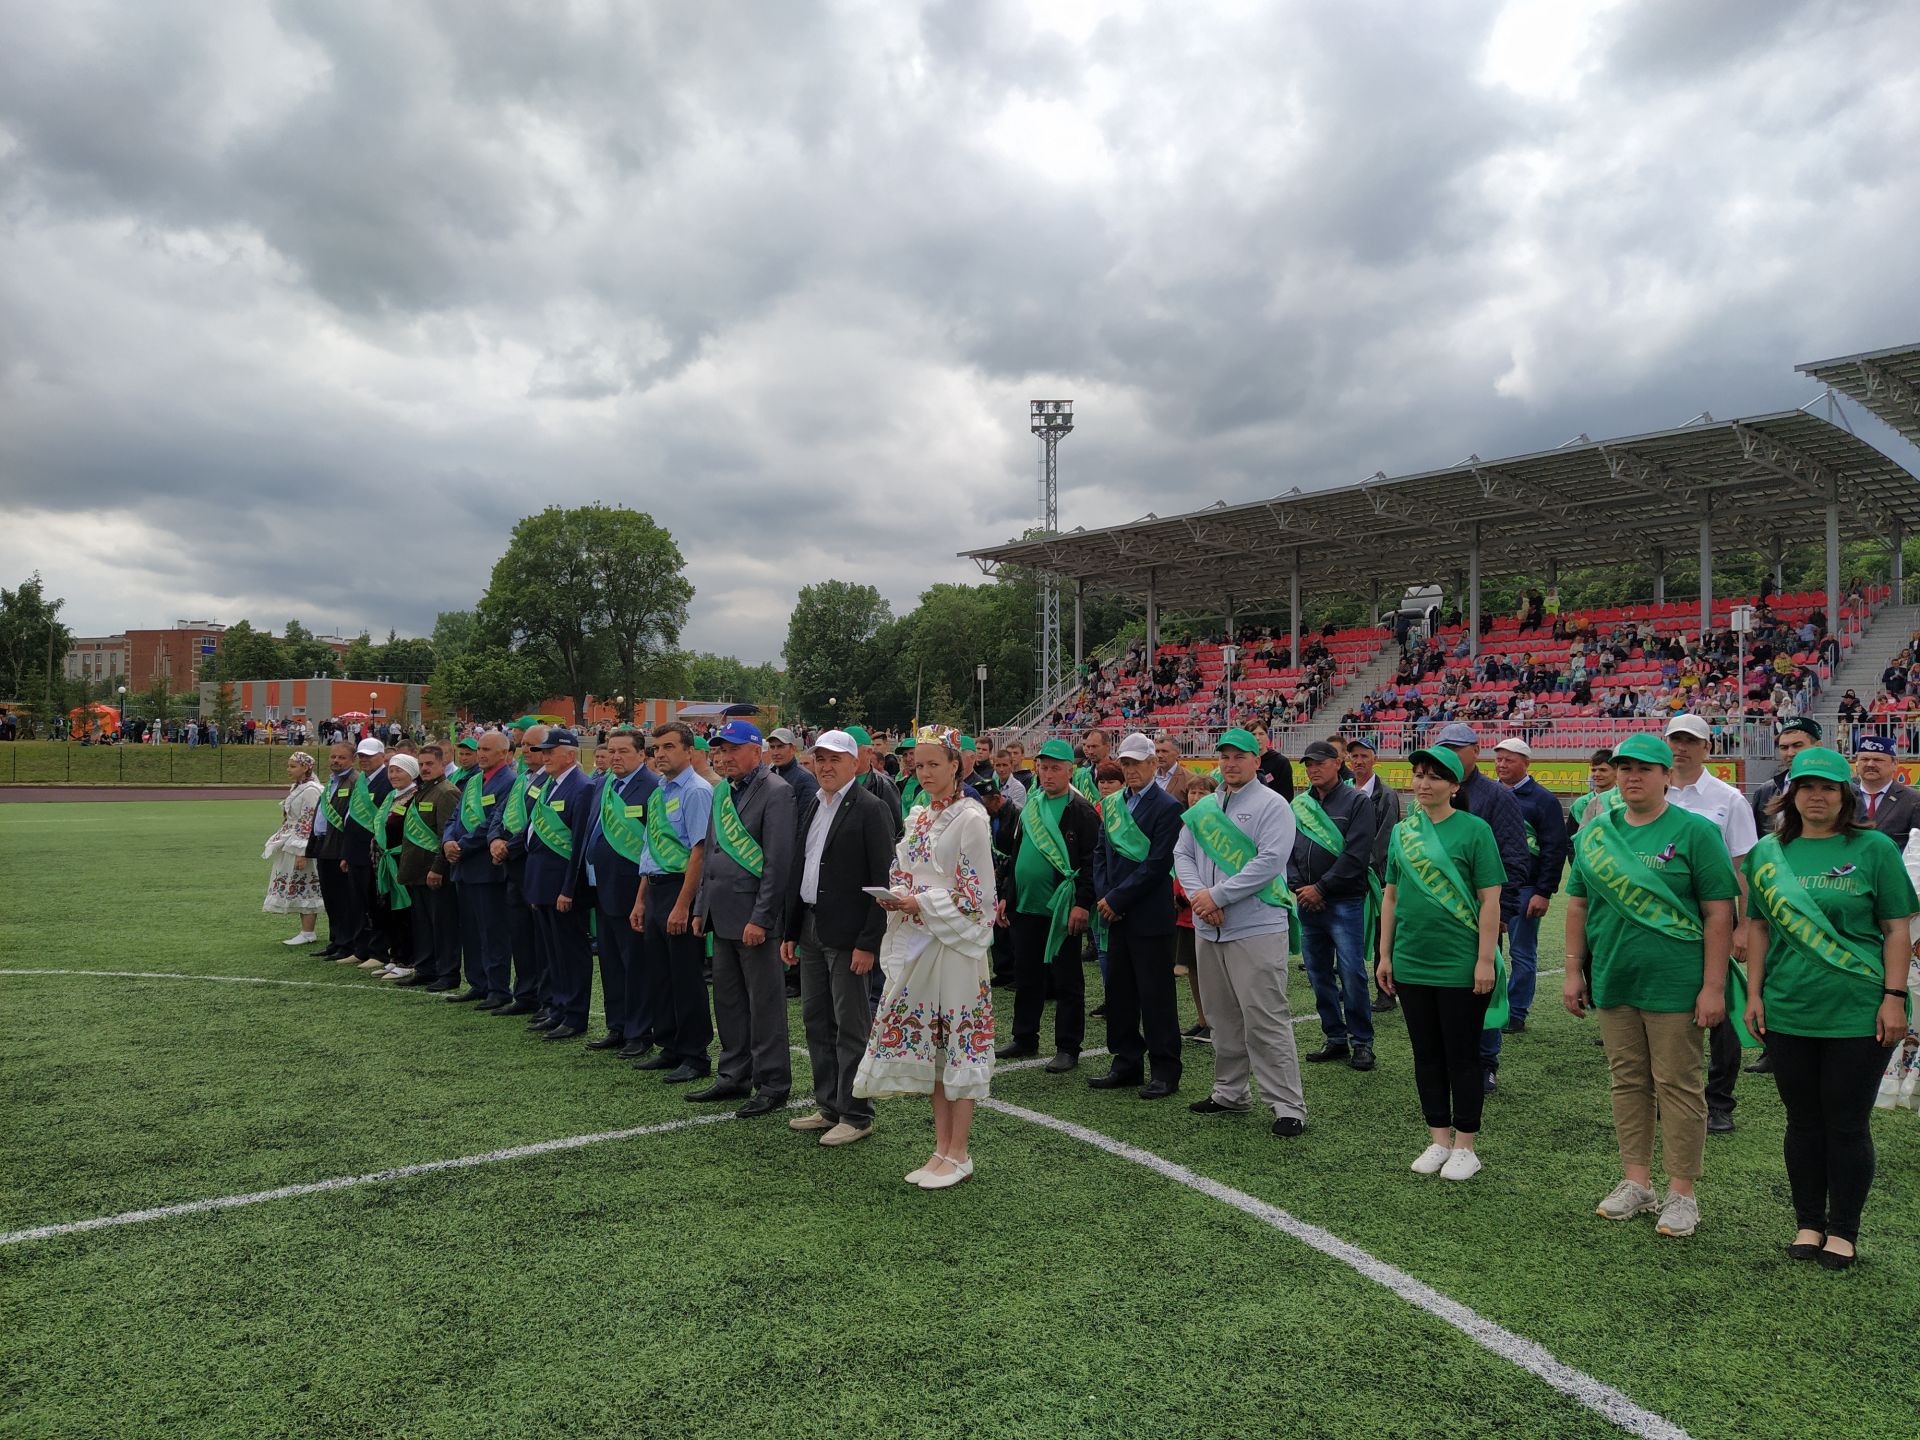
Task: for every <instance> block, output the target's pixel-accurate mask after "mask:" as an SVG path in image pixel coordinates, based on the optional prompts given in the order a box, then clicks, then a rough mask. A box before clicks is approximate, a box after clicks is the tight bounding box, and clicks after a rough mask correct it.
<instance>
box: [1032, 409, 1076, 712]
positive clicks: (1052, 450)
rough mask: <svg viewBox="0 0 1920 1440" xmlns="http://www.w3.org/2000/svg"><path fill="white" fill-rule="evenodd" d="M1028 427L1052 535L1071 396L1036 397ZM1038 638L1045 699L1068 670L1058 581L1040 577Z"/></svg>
mask: <svg viewBox="0 0 1920 1440" xmlns="http://www.w3.org/2000/svg"><path fill="white" fill-rule="evenodd" d="M1029 419H1030V421H1031V424H1030V425H1029V428H1030V429H1031V430H1032V431H1033V433H1034V434H1035V435H1038V436H1039V437H1040V444H1041V448H1042V450H1043V452H1044V454H1043V458H1042V460H1041V465H1040V529H1041V533H1042V534H1046V535H1052V534H1055V533H1057V532H1058V531H1059V529H1060V457H1059V450H1060V441H1061V439H1062V438H1063V437H1064V436H1067V435H1071V434H1072V433H1073V402H1072V401H1071V400H1035V401H1033V402H1032V405H1031V408H1030V414H1029ZM1037 608H1038V611H1039V616H1038V618H1039V626H1040V639H1039V643H1038V644H1037V645H1035V646H1034V671H1035V680H1036V682H1037V683H1038V685H1039V688H1040V697H1041V698H1042V699H1043V700H1044V699H1045V698H1046V697H1048V696H1050V695H1052V694H1053V693H1054V692H1055V691H1056V690H1058V689H1059V688H1060V686H1062V685H1063V684H1065V683H1066V679H1067V670H1066V663H1065V659H1064V657H1063V656H1062V655H1061V653H1060V582H1059V581H1058V580H1056V579H1055V578H1054V577H1053V576H1051V575H1043V576H1041V577H1040V600H1039V605H1038V607H1037Z"/></svg>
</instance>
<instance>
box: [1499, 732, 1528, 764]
mask: <svg viewBox="0 0 1920 1440" xmlns="http://www.w3.org/2000/svg"><path fill="white" fill-rule="evenodd" d="M1493 748H1494V749H1496V750H1505V751H1508V752H1509V753H1511V754H1514V755H1518V756H1520V757H1521V758H1523V759H1526V760H1531V759H1532V758H1533V747H1532V746H1531V745H1529V744H1527V742H1526V741H1524V740H1522V739H1521V738H1520V737H1519V736H1518V735H1509V736H1508V737H1507V738H1506V739H1504V740H1502V741H1501V742H1500V743H1499V744H1498V745H1496V746H1494V747H1493Z"/></svg>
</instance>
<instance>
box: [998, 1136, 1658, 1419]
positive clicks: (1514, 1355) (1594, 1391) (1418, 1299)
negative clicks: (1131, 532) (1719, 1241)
mask: <svg viewBox="0 0 1920 1440" xmlns="http://www.w3.org/2000/svg"><path fill="white" fill-rule="evenodd" d="M980 1105H981V1108H983V1109H987V1110H992V1111H995V1112H997V1113H998V1114H1001V1115H1010V1116H1012V1117H1013V1118H1014V1119H1017V1120H1025V1121H1027V1122H1028V1123H1029V1124H1033V1125H1039V1126H1041V1127H1043V1128H1044V1129H1048V1130H1053V1131H1056V1132H1057V1133H1059V1134H1061V1135H1065V1136H1068V1137H1069V1138H1071V1139H1074V1140H1078V1141H1080V1142H1081V1143H1083V1144H1086V1145H1091V1146H1093V1147H1094V1148H1095V1149H1097V1150H1104V1151H1106V1152H1107V1154H1109V1155H1113V1156H1117V1157H1118V1158H1120V1159H1122V1160H1128V1161H1131V1162H1132V1163H1134V1164H1135V1165H1141V1166H1144V1167H1146V1168H1147V1169H1149V1170H1151V1171H1153V1172H1154V1173H1155V1174H1156V1175H1160V1176H1163V1177H1164V1178H1166V1179H1168V1180H1171V1181H1173V1182H1174V1183H1175V1184H1177V1185H1184V1186H1186V1187H1187V1188H1188V1189H1189V1190H1194V1191H1197V1192H1199V1193H1200V1194H1202V1195H1205V1196H1207V1197H1208V1198H1209V1199H1213V1200H1218V1201H1219V1202H1220V1203H1221V1204H1223V1205H1231V1206H1232V1207H1233V1208H1234V1209H1236V1210H1238V1211H1240V1212H1241V1213H1243V1214H1245V1215H1249V1216H1251V1217H1253V1218H1254V1219H1255V1220H1258V1221H1260V1222H1261V1223H1262V1224H1264V1225H1270V1226H1272V1227H1273V1228H1274V1229H1275V1230H1278V1231H1280V1232H1282V1233H1283V1234H1286V1235H1289V1236H1291V1237H1292V1238H1293V1239H1295V1240H1298V1241H1300V1242H1301V1243H1302V1244H1303V1245H1307V1246H1310V1247H1311V1248H1313V1249H1315V1250H1318V1251H1319V1252H1320V1253H1321V1254H1323V1255H1326V1256H1328V1257H1329V1258H1331V1259H1334V1260H1338V1261H1339V1262H1340V1263H1341V1264H1343V1265H1346V1266H1348V1267H1349V1268H1350V1269H1352V1270H1354V1271H1357V1272H1358V1273H1359V1274H1361V1275H1363V1276H1365V1277H1366V1278H1367V1279H1369V1280H1371V1281H1373V1282H1374V1284H1376V1285H1380V1286H1382V1287H1384V1288H1385V1289H1388V1290H1390V1291H1392V1292H1393V1293H1394V1294H1395V1295H1397V1296H1399V1297H1400V1298H1401V1299H1402V1300H1405V1301H1406V1302H1407V1303H1408V1304H1409V1305H1413V1306H1415V1307H1416V1308H1418V1309H1421V1310H1424V1311H1426V1312H1427V1313H1428V1314H1429V1315H1432V1316H1434V1317H1435V1318H1436V1319H1439V1320H1442V1321H1444V1322H1446V1323H1447V1324H1448V1325H1451V1326H1452V1327H1453V1328H1454V1329H1456V1330H1458V1331H1459V1332H1460V1333H1461V1334H1463V1335H1465V1336H1466V1337H1467V1338H1468V1339H1469V1340H1472V1341H1473V1342H1474V1343H1475V1344H1476V1345H1480V1346H1482V1347H1484V1348H1485V1349H1487V1350H1489V1351H1491V1352H1492V1353H1493V1354H1495V1355H1498V1356H1499V1357H1500V1358H1501V1359H1502V1360H1506V1361H1509V1362H1510V1363H1512V1364H1514V1365H1517V1366H1519V1367H1520V1368H1521V1369H1522V1370H1526V1371H1528V1372H1529V1373H1531V1374H1533V1375H1535V1376H1537V1377H1538V1378H1540V1379H1541V1380H1544V1381H1545V1382H1546V1383H1547V1384H1549V1385H1551V1386H1552V1387H1553V1388H1554V1389H1555V1390H1558V1391H1559V1392H1560V1393H1561V1394H1562V1395H1565V1396H1567V1397H1568V1398H1569V1399H1571V1400H1575V1401H1577V1402H1578V1403H1580V1404H1581V1405H1584V1406H1586V1407H1587V1408H1588V1409H1589V1410H1592V1411H1594V1412H1595V1413H1596V1414H1598V1415H1600V1416H1601V1417H1602V1418H1604V1419H1606V1420H1607V1421H1609V1422H1610V1423H1612V1424H1613V1425H1616V1426H1618V1427H1619V1428H1620V1429H1622V1430H1625V1431H1626V1432H1628V1433H1629V1434H1631V1435H1639V1436H1643V1437H1646V1440H1692V1437H1691V1436H1689V1435H1688V1433H1687V1432H1686V1431H1685V1430H1684V1429H1682V1428H1681V1427H1680V1426H1678V1425H1676V1424H1674V1423H1673V1421H1671V1420H1668V1419H1667V1418H1666V1417H1665V1416H1662V1415H1657V1414H1655V1413H1654V1412H1653V1411H1651V1410H1648V1409H1646V1408H1645V1407H1644V1406H1642V1405H1640V1404H1638V1403H1636V1402H1635V1401H1634V1400H1633V1399H1632V1398H1631V1397H1630V1396H1628V1395H1626V1394H1623V1393H1622V1392H1621V1391H1619V1390H1616V1389H1614V1388H1613V1386H1611V1385H1608V1384H1607V1383H1606V1382H1605V1381H1602V1380H1596V1379H1595V1378H1594V1377H1593V1376H1591V1375H1589V1374H1587V1373H1586V1372H1585V1371H1584V1370H1577V1369H1575V1368H1574V1367H1573V1366H1571V1365H1568V1364H1567V1363H1565V1362H1564V1361H1562V1360H1560V1359H1558V1358H1556V1357H1555V1356H1554V1354H1553V1353H1552V1352H1551V1351H1549V1350H1548V1349H1547V1348H1546V1347H1545V1346H1544V1345H1541V1344H1540V1343H1538V1342H1537V1341H1534V1340H1529V1339H1527V1338H1526V1337H1525V1336H1524V1335H1516V1334H1515V1333H1514V1332H1513V1331H1511V1330H1509V1329H1507V1328H1506V1327H1505V1326H1503V1325H1499V1324H1496V1323H1495V1322H1494V1321H1492V1320H1489V1319H1487V1318H1486V1317H1485V1316H1484V1315H1481V1314H1480V1313H1479V1312H1478V1311H1475V1310H1473V1309H1470V1308H1469V1307H1467V1306H1465V1305H1462V1304H1461V1303H1460V1302H1459V1301H1457V1300H1453V1299H1449V1298H1448V1297H1447V1296H1445V1295H1442V1294H1441V1293H1440V1292H1439V1291H1438V1290H1435V1289H1434V1288H1433V1287H1432V1286H1431V1285H1428V1284H1426V1283H1425V1282H1423V1281H1420V1280H1416V1279H1414V1277H1413V1276H1411V1275H1409V1274H1407V1272H1406V1271H1404V1270H1401V1269H1398V1268H1397V1267H1395V1266H1392V1265H1389V1264H1387V1262H1386V1261H1384V1260H1380V1259H1378V1258H1376V1257H1375V1256H1373V1255H1371V1254H1369V1253H1368V1252H1367V1251H1365V1250H1362V1249H1361V1248H1360V1247H1359V1246H1357V1245H1354V1244H1351V1243H1349V1242H1348V1241H1345V1240H1342V1239H1341V1238H1340V1237H1339V1236H1338V1235H1335V1234H1333V1233H1332V1232H1331V1231H1329V1230H1323V1229H1321V1228H1320V1227H1319V1226H1318V1225H1312V1224H1309V1223H1308V1222H1306V1221H1305V1220H1301V1219H1299V1218H1298V1217H1296V1216H1294V1215H1291V1214H1289V1213H1288V1212H1287V1211H1285V1210H1282V1209H1281V1208H1280V1207H1279V1206H1277V1205H1271V1204H1268V1203H1267V1202H1266V1201H1265V1200H1261V1199H1259V1198H1257V1197H1255V1196H1252V1195H1249V1194H1247V1193H1246V1191H1244V1190H1236V1189H1234V1188H1233V1187H1232V1186H1231V1185H1223V1184H1221V1183H1220V1182H1219V1181H1218V1180H1210V1179H1208V1178H1207V1177H1206V1176H1204V1175H1201V1174H1199V1173H1197V1172H1196V1171H1193V1170H1189V1169H1188V1168H1187V1167H1186V1166H1184V1165H1181V1164H1178V1163H1176V1162H1174V1161H1172V1160H1168V1159H1166V1158H1165V1157H1163V1156H1160V1155H1155V1154H1154V1153H1153V1152H1152V1151H1150V1150H1142V1149H1140V1148H1139V1147H1138V1146H1135V1145H1129V1144H1127V1143H1126V1142H1125V1141H1124V1140H1116V1139H1114V1138H1113V1137H1112V1136H1110V1135H1103V1134H1101V1133H1100V1132H1099V1131H1098V1130H1090V1129H1088V1128H1087V1127H1086V1126H1084V1125H1076V1124H1074V1123H1073V1122H1072V1121H1070V1120H1060V1119H1057V1118H1055V1117H1054V1116H1052V1115H1046V1114H1042V1113H1041V1112H1040V1111H1038V1110H1029V1109H1027V1108H1026V1107H1024V1106H1021V1105H1011V1104H1009V1103H1007V1102H1006V1101H1004V1100H993V1099H987V1100H982V1101H981V1102H980Z"/></svg>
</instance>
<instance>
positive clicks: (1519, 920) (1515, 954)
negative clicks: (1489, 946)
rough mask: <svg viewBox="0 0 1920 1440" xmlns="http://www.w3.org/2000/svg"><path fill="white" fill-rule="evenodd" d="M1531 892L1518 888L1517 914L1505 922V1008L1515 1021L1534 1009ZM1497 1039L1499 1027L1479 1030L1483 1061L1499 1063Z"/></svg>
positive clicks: (1536, 954)
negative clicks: (1518, 907) (1528, 906)
mask: <svg viewBox="0 0 1920 1440" xmlns="http://www.w3.org/2000/svg"><path fill="white" fill-rule="evenodd" d="M1533 894H1534V892H1533V891H1531V890H1526V889H1523V890H1521V892H1520V913H1519V914H1518V915H1516V916H1514V918H1513V919H1512V920H1511V921H1509V922H1508V923H1507V965H1508V967H1509V971H1508V975H1507V1007H1508V1009H1509V1010H1511V1011H1512V1018H1513V1019H1515V1020H1525V1019H1526V1018H1527V1012H1528V1011H1529V1010H1531V1009H1532V1008H1533V982H1534V979H1535V977H1536V976H1537V975H1538V973H1539V970H1540V919H1541V917H1540V916H1538V915H1535V916H1534V917H1533V918H1532V919H1528V918H1527V903H1528V902H1529V901H1530V900H1532V899H1533ZM1500 1039H1501V1036H1500V1032H1499V1031H1498V1030H1482V1031H1481V1032H1480V1060H1481V1063H1482V1064H1486V1065H1492V1066H1494V1067H1496V1068H1497V1067H1498V1066H1499V1063H1500Z"/></svg>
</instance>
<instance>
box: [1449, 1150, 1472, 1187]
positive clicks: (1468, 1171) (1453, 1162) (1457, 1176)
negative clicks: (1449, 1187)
mask: <svg viewBox="0 0 1920 1440" xmlns="http://www.w3.org/2000/svg"><path fill="white" fill-rule="evenodd" d="M1479 1173H1480V1157H1479V1156H1478V1155H1476V1154H1475V1153H1474V1152H1473V1151H1471V1150H1456V1151H1454V1152H1453V1153H1452V1154H1451V1155H1449V1156H1448V1157H1447V1163H1446V1164H1444V1165H1442V1166H1441V1167H1440V1178H1441V1179H1442V1180H1471V1179H1472V1178H1473V1177H1474V1176H1476V1175H1478V1174H1479Z"/></svg>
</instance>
